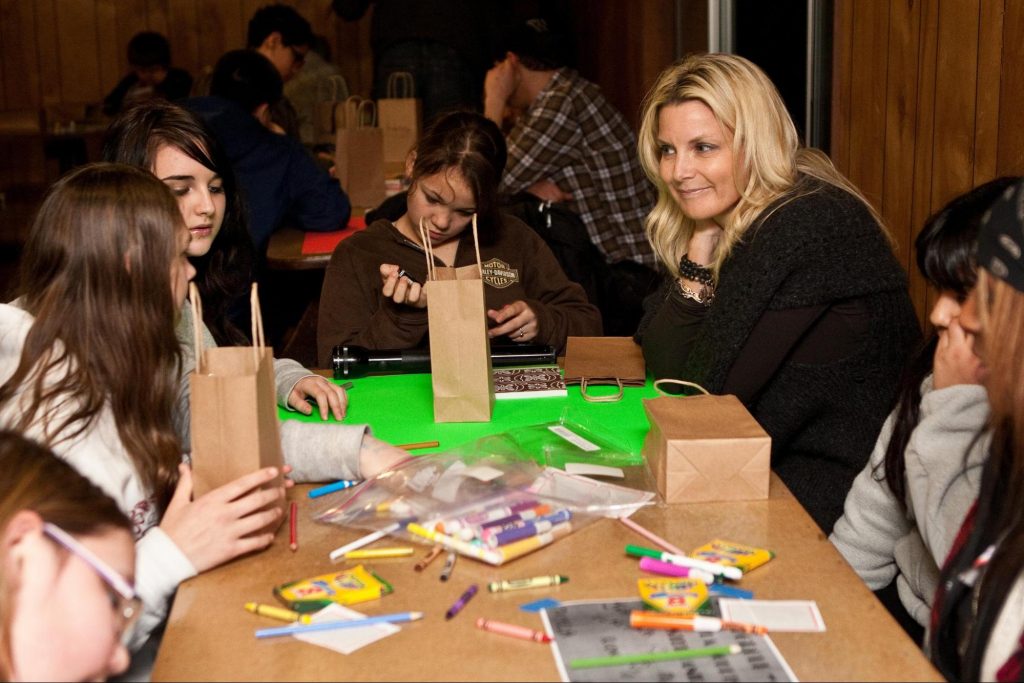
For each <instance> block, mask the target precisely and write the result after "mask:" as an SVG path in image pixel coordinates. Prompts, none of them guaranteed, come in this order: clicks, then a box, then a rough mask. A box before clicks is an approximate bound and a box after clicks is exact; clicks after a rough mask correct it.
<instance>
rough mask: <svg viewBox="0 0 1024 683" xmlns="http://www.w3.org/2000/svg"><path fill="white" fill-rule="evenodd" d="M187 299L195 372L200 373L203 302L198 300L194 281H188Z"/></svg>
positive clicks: (197, 289)
mask: <svg viewBox="0 0 1024 683" xmlns="http://www.w3.org/2000/svg"><path fill="white" fill-rule="evenodd" d="M188 300H189V304H190V305H191V306H192V349H193V351H194V352H195V356H196V374H202V371H201V369H200V367H199V366H200V365H201V364H202V362H203V333H202V327H203V302H202V301H200V300H199V288H198V287H196V283H194V282H189V283H188Z"/></svg>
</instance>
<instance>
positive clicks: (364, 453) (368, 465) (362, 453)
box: [359, 434, 412, 479]
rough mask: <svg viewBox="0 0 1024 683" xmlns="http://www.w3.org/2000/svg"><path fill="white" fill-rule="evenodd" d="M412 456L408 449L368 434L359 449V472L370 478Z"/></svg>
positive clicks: (365, 477)
mask: <svg viewBox="0 0 1024 683" xmlns="http://www.w3.org/2000/svg"><path fill="white" fill-rule="evenodd" d="M410 457H412V456H410V455H409V453H408V452H407V451H403V450H402V449H401V448H398V447H396V446H392V445H391V444H389V443H388V442H386V441H381V440H380V439H376V438H374V437H372V436H370V435H369V434H367V435H365V436H363V445H362V448H360V449H359V473H360V474H362V475H363V479H370V478H371V477H376V476H377V475H378V474H380V473H381V472H383V471H384V470H388V469H391V468H392V467H394V466H395V465H397V464H398V463H400V462H403V461H405V460H408V459H409V458H410Z"/></svg>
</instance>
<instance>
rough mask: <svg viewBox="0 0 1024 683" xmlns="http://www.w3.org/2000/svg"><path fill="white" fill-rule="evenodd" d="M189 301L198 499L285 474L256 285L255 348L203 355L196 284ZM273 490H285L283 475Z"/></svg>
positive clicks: (212, 350) (271, 363)
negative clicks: (263, 474)
mask: <svg viewBox="0 0 1024 683" xmlns="http://www.w3.org/2000/svg"><path fill="white" fill-rule="evenodd" d="M189 296H190V298H191V304H192V322H193V326H194V328H195V337H194V343H195V351H196V369H195V372H193V373H192V375H191V376H190V377H189V383H190V386H191V400H190V403H191V411H192V414H191V424H192V480H193V484H194V492H193V495H194V496H195V497H199V496H201V495H203V494H204V493H206V492H208V491H211V490H212V489H215V488H217V487H219V486H222V485H224V484H227V483H228V482H231V481H234V480H235V479H238V478H239V477H241V476H243V475H245V474H249V473H250V472H254V471H256V470H258V469H260V468H263V467H271V466H273V467H278V468H280V467H281V466H282V465H283V464H284V457H283V455H282V453H281V437H280V434H279V432H278V426H277V400H276V397H275V391H274V352H273V349H271V348H269V347H268V346H266V344H265V343H264V339H263V318H262V316H261V315H260V305H259V297H258V295H257V292H256V285H255V284H253V286H252V295H251V299H250V301H251V305H252V337H253V344H252V346H222V347H218V348H207V349H204V348H203V335H202V320H203V312H202V304H201V302H200V301H199V291H198V290H197V289H196V286H195V284H194V283H193V284H191V285H190V286H189ZM270 485H271V486H280V485H281V475H279V476H278V478H277V479H276V480H275V481H273V482H271V484H270ZM280 505H284V501H283V500H282V502H281V503H280ZM283 518H284V516H283V515H282V517H281V519H283Z"/></svg>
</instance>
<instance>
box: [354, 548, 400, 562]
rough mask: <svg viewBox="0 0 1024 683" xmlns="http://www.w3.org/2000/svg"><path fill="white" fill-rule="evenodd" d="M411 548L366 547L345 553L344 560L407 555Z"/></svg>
mask: <svg viewBox="0 0 1024 683" xmlns="http://www.w3.org/2000/svg"><path fill="white" fill-rule="evenodd" d="M412 553H413V549H412V548H367V549H366V550H353V551H351V552H347V553H345V559H346V560H376V559H381V558H386V557H409V556H410V555H412Z"/></svg>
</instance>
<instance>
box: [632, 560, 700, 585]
mask: <svg viewBox="0 0 1024 683" xmlns="http://www.w3.org/2000/svg"><path fill="white" fill-rule="evenodd" d="M640 569H642V570H643V571H645V572H651V573H652V574H661V575H662V576H678V577H688V578H691V579H700V580H701V581H703V582H704V583H714V581H715V575H714V574H712V573H710V572H706V571H704V570H703V569H694V568H693V567H680V566H679V565H678V564H672V563H671V562H662V561H661V560H656V559H654V558H653V557H641V558H640Z"/></svg>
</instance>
